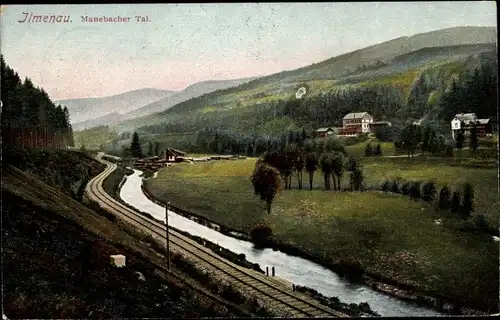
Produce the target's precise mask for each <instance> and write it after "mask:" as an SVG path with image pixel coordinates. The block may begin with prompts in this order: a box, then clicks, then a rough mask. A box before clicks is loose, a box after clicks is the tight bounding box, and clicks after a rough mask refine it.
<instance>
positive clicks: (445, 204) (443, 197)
mask: <svg viewBox="0 0 500 320" xmlns="http://www.w3.org/2000/svg"><path fill="white" fill-rule="evenodd" d="M450 195H451V190H450V188H448V187H447V186H444V187H442V188H441V191H440V192H439V209H442V210H446V209H449V208H450Z"/></svg>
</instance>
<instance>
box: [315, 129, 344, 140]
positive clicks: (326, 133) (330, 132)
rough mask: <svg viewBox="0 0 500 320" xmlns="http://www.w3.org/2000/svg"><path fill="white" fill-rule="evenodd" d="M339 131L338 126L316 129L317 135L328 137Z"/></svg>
mask: <svg viewBox="0 0 500 320" xmlns="http://www.w3.org/2000/svg"><path fill="white" fill-rule="evenodd" d="M338 131H339V130H338V128H334V127H326V128H319V129H318V130H316V137H318V138H326V137H329V136H331V135H333V134H336V133H337V132H338Z"/></svg>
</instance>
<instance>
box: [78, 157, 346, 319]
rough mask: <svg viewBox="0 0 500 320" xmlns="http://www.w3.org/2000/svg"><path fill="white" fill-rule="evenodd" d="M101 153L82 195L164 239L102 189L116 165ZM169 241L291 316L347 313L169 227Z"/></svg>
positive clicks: (162, 229)
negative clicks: (95, 172)
mask: <svg viewBox="0 0 500 320" xmlns="http://www.w3.org/2000/svg"><path fill="white" fill-rule="evenodd" d="M102 156H103V153H99V154H98V155H97V157H96V159H97V160H98V161H100V162H102V163H104V164H105V165H106V169H105V170H104V171H103V172H101V173H100V174H99V175H97V176H96V177H94V178H93V179H92V180H91V181H90V182H89V183H88V184H87V186H86V189H85V195H86V196H87V197H88V198H89V199H90V200H92V201H96V202H97V203H98V204H99V205H100V206H101V207H102V208H104V209H105V210H108V211H109V212H111V213H113V214H115V215H117V216H118V217H119V218H122V219H124V220H126V221H128V222H130V223H131V224H133V225H135V226H136V227H138V228H140V229H142V230H144V231H147V232H148V233H150V234H151V235H152V236H153V237H154V238H157V239H158V238H160V239H161V240H162V241H166V226H165V225H164V224H162V223H159V222H158V221H155V220H152V219H149V218H148V217H145V216H143V215H141V214H140V213H138V212H137V211H136V210H133V209H131V208H129V207H127V206H125V205H124V204H122V203H120V202H118V201H117V200H115V199H113V198H112V197H111V196H110V195H109V194H108V193H106V191H105V190H104V189H103V186H102V184H103V181H104V179H106V177H108V176H109V175H110V174H111V173H112V172H113V171H114V170H115V169H116V168H117V165H116V164H114V163H111V162H108V161H106V160H103V159H101V157H102ZM169 242H170V247H171V248H173V249H177V250H179V251H181V252H183V253H186V254H188V255H189V256H190V257H191V258H194V260H196V262H197V263H199V264H201V265H203V266H204V267H208V268H211V269H215V270H216V271H217V272H220V273H221V274H223V275H225V276H226V277H228V279H230V281H231V283H232V284H233V285H235V286H236V287H238V288H240V289H243V290H244V291H245V292H251V293H254V294H256V295H257V296H259V298H261V299H264V300H266V302H268V304H269V305H271V306H272V307H276V308H280V309H281V310H283V311H285V312H287V313H288V314H289V315H291V316H293V317H349V316H348V315H346V314H343V313H341V312H339V311H336V310H333V309H331V308H328V307H327V306H325V305H322V304H320V303H319V302H318V301H316V300H313V299H311V298H309V297H307V296H306V295H304V294H301V293H299V292H293V291H292V290H290V289H287V288H286V287H284V286H282V285H281V286H280V285H279V284H278V282H275V281H273V280H271V279H270V278H269V277H268V276H265V275H263V274H260V273H258V272H255V271H253V270H249V269H245V268H243V267H240V266H238V265H236V264H233V263H232V262H230V261H228V260H225V259H223V258H221V257H220V256H218V255H217V254H215V253H213V252H212V251H211V250H210V249H208V248H205V247H204V246H202V245H200V244H198V243H197V242H195V241H193V240H192V239H190V238H188V237H186V236H184V235H182V234H180V233H178V232H176V231H175V230H172V229H169Z"/></svg>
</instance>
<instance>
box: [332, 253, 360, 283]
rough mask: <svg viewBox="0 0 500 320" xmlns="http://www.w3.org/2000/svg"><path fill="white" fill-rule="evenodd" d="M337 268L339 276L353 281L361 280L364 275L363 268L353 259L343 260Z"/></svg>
mask: <svg viewBox="0 0 500 320" xmlns="http://www.w3.org/2000/svg"><path fill="white" fill-rule="evenodd" d="M337 267H338V269H337V272H338V274H339V275H341V276H343V277H346V278H348V279H350V280H353V281H356V280H357V279H360V278H361V277H362V276H363V274H364V270H363V266H362V265H361V263H360V262H359V261H358V260H356V259H352V258H347V259H341V260H340V261H339V263H338V265H337Z"/></svg>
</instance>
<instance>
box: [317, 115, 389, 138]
mask: <svg viewBox="0 0 500 320" xmlns="http://www.w3.org/2000/svg"><path fill="white" fill-rule="evenodd" d="M390 126H392V124H391V123H390V122H389V121H374V118H373V117H372V116H371V115H370V114H369V113H368V112H353V113H348V114H346V115H345V116H344V118H343V119H342V128H335V127H326V128H319V129H318V130H316V136H317V137H328V136H331V135H332V134H334V133H336V134H337V135H339V136H356V135H358V134H362V133H370V132H373V131H374V130H376V129H377V128H383V127H390Z"/></svg>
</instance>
